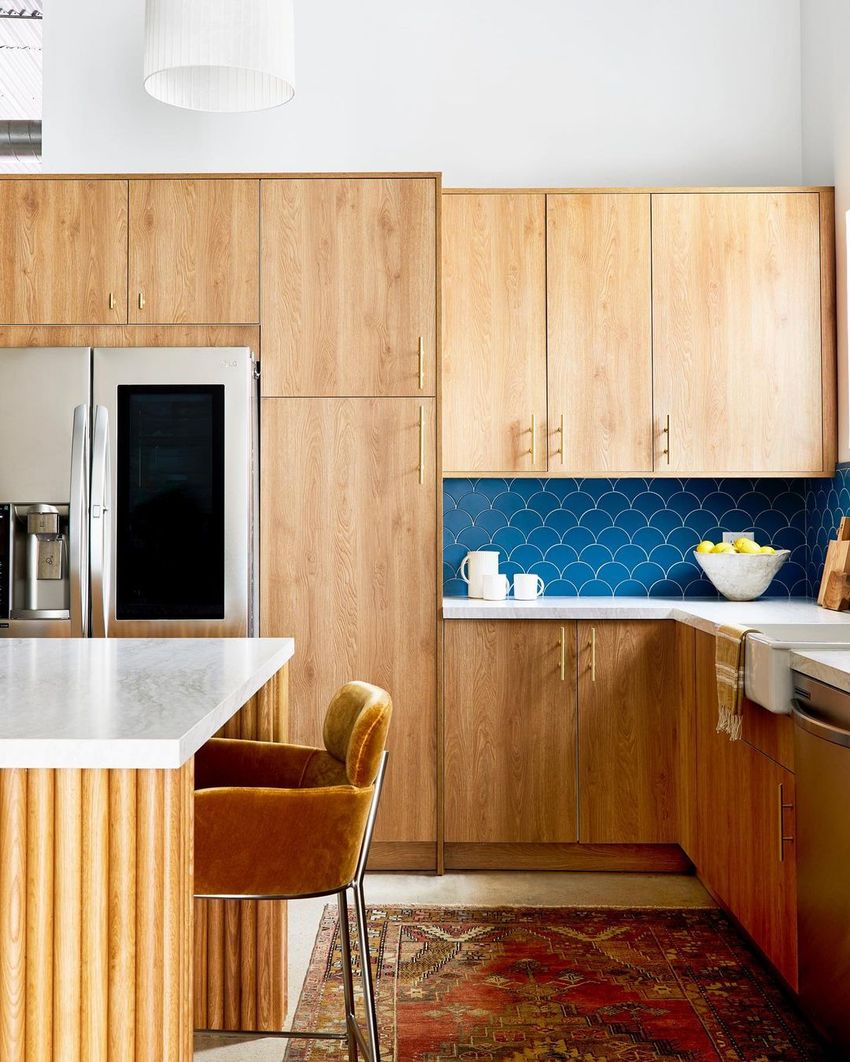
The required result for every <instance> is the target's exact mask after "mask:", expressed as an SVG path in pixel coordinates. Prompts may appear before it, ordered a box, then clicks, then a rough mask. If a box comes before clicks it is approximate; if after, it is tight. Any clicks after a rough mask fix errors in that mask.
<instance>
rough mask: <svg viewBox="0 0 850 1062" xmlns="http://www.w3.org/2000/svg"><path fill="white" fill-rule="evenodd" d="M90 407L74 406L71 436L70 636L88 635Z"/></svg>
mask: <svg viewBox="0 0 850 1062" xmlns="http://www.w3.org/2000/svg"><path fill="white" fill-rule="evenodd" d="M88 488H89V407H88V406H76V407H75V409H74V429H73V434H72V437H71V502H70V506H69V512H68V553H69V582H70V592H71V602H70V612H71V637H72V638H85V637H87V635H88V534H87V531H88V494H89V490H88Z"/></svg>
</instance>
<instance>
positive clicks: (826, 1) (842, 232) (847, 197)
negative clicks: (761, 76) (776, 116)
mask: <svg viewBox="0 0 850 1062" xmlns="http://www.w3.org/2000/svg"><path fill="white" fill-rule="evenodd" d="M800 15H801V30H802V34H801V56H802V85H801V87H802V101H803V111H802V128H803V138H802V146H803V160H802V161H803V180H804V181H805V182H806V183H811V184H834V185H835V229H836V252H837V253H836V272H837V281H838V459H839V460H840V461H850V392H848V341H847V303H848V300H847V283H848V270H847V211H848V210H850V61H849V60H848V52H850V0H801V3H800Z"/></svg>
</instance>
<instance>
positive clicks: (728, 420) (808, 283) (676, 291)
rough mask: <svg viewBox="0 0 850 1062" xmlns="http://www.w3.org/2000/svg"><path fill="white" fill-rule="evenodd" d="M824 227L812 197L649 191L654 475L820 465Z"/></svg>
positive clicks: (799, 468) (787, 469) (815, 196)
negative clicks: (666, 435) (821, 237)
mask: <svg viewBox="0 0 850 1062" xmlns="http://www.w3.org/2000/svg"><path fill="white" fill-rule="evenodd" d="M819 226H820V218H819V197H818V193H816V192H802V193H794V194H786V193H739V194H735V195H723V194H702V193H700V194H685V195H668V194H659V195H654V196H653V199H652V258H653V266H652V272H653V332H654V336H653V361H654V391H655V416H656V435H655V438H656V451H655V467H656V469H657V470H661V471H673V472H687V473H695V472H712V473H713V474H719V473H732V474H734V473H747V474H752V475H756V474H758V473H760V472H776V471H784V472H789V473H790V472H795V473H804V472H810V471H820V470H821V469H822V468H823V462H824V452H823V435H822V433H823V422H824V421H823V389H822V369H821V347H822V335H821V259H820V242H819ZM790 409H793V411H794V415H793V416H788V410H790ZM668 414H669V416H670V439H669V443H670V455H669V457H670V460H669V463H668V462H667V458H666V456H665V455H664V454H663V453H662V451H663V450H664V448H665V445H666V442H665V438H664V435H663V433H662V429H663V427H664V423H665V418H666V416H667V415H668Z"/></svg>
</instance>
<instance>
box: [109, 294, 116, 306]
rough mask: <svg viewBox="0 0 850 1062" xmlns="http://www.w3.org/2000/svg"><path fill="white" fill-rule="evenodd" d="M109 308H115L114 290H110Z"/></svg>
mask: <svg viewBox="0 0 850 1062" xmlns="http://www.w3.org/2000/svg"><path fill="white" fill-rule="evenodd" d="M109 309H110V310H114V309H115V293H114V292H113V291H110V293H109Z"/></svg>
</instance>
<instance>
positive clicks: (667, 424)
mask: <svg viewBox="0 0 850 1062" xmlns="http://www.w3.org/2000/svg"><path fill="white" fill-rule="evenodd" d="M661 433H662V435H666V436H667V445H666V446H665V448H664V449H663V450H662V451H661V453H662V454H664V456H665V457H666V458H667V464H668V465H669V464H670V414H669V413H668V414H667V417H666V420H665V422H664V427H663V428H662V429H661Z"/></svg>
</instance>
